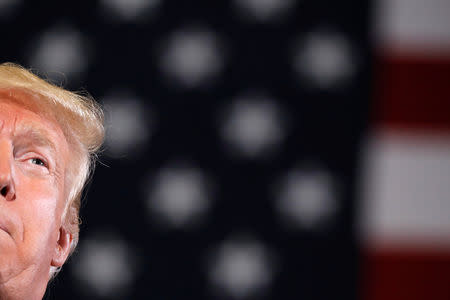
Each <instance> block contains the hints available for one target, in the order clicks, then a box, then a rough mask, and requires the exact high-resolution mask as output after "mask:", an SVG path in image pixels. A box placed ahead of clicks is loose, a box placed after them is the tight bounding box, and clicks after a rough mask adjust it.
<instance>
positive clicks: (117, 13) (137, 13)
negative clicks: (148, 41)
mask: <svg viewBox="0 0 450 300" xmlns="http://www.w3.org/2000/svg"><path fill="white" fill-rule="evenodd" d="M160 2H161V1H160V0H101V1H100V3H101V5H102V6H101V8H102V9H103V10H104V11H105V12H106V13H108V14H109V15H110V16H111V20H114V21H117V20H123V21H137V20H140V19H142V18H144V17H145V16H147V15H148V14H149V13H150V12H151V11H152V10H153V9H154V8H156V7H157V5H158V4H159V3H160Z"/></svg>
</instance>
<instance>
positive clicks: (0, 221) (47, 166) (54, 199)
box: [0, 98, 71, 299]
mask: <svg viewBox="0 0 450 300" xmlns="http://www.w3.org/2000/svg"><path fill="white" fill-rule="evenodd" d="M69 161H70V156H69V147H68V144H67V141H66V139H65V137H64V134H63V132H62V130H61V128H60V127H59V126H58V125H57V123H56V122H54V121H52V120H49V119H46V118H44V117H42V116H40V115H38V114H36V113H35V112H32V111H30V110H28V109H27V108H25V107H23V106H20V105H18V104H14V103H13V102H11V101H9V100H7V99H3V98H0V299H15V298H17V299H41V297H42V295H43V293H44V292H45V287H46V284H47V282H48V279H49V269H50V266H61V265H62V264H63V263H64V261H65V259H66V258H67V254H68V252H69V248H70V245H69V244H70V241H71V235H70V234H69V233H67V232H66V231H65V230H64V228H63V227H62V224H61V215H62V212H63V210H64V205H65V198H66V196H67V191H66V190H67V189H66V188H65V187H66V180H67V178H66V173H67V172H66V170H67V168H68V163H69ZM23 289H25V290H24V291H21V290H23ZM27 289H28V290H31V291H26V290H27ZM5 295H7V296H5ZM20 297H22V298H20Z"/></svg>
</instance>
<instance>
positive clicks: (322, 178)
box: [277, 168, 337, 229]
mask: <svg viewBox="0 0 450 300" xmlns="http://www.w3.org/2000/svg"><path fill="white" fill-rule="evenodd" d="M336 192H337V191H336V184H335V182H334V181H333V178H332V176H331V174H329V173H328V172H326V171H324V170H321V169H301V168H299V169H295V170H293V171H291V172H289V173H288V174H287V175H286V176H285V177H284V179H283V180H282V182H281V185H280V190H279V196H278V199H277V201H278V202H277V209H278V210H279V212H280V213H281V217H282V218H283V221H284V222H287V223H288V224H289V225H293V226H296V227H302V228H305V229H318V227H319V226H321V225H324V223H325V222H326V221H328V220H329V219H330V218H331V217H333V216H334V214H335V213H336V210H337V199H336V198H337V195H336Z"/></svg>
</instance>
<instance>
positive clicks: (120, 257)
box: [71, 233, 137, 299]
mask: <svg viewBox="0 0 450 300" xmlns="http://www.w3.org/2000/svg"><path fill="white" fill-rule="evenodd" d="M136 265H137V264H136V256H135V254H134V252H133V251H132V249H131V248H130V247H129V246H128V245H127V244H126V243H125V242H124V241H123V240H122V239H120V238H119V237H117V236H116V235H113V234H110V233H103V234H97V235H94V236H91V237H88V238H87V239H86V240H85V241H83V243H82V245H81V247H80V250H79V252H78V253H77V255H76V256H75V257H74V261H73V263H72V264H71V266H72V267H73V272H74V276H75V278H76V279H77V281H78V283H79V284H80V285H81V286H82V287H83V289H82V290H85V289H86V288H88V290H90V291H91V292H92V293H94V294H95V295H97V296H100V297H104V298H108V299H124V297H125V296H126V293H127V290H128V288H129V287H130V285H131V284H132V282H133V280H134V278H135V271H136V270H135V267H136ZM125 298H126V297H125Z"/></svg>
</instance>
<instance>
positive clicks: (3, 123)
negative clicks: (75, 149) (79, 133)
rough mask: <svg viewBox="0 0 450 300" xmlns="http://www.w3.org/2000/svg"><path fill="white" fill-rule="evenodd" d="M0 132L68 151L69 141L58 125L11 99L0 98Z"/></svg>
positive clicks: (47, 117)
mask: <svg viewBox="0 0 450 300" xmlns="http://www.w3.org/2000/svg"><path fill="white" fill-rule="evenodd" d="M0 130H1V131H2V132H8V133H9V134H11V135H12V136H14V137H27V138H29V139H31V140H33V141H36V142H40V143H41V144H48V145H52V146H54V148H56V150H59V151H63V152H64V151H65V150H67V148H68V146H67V141H66V139H65V136H64V134H63V132H62V130H61V128H60V126H59V125H58V123H57V122H56V121H55V120H53V119H52V118H50V117H49V116H43V115H41V114H39V113H38V112H35V111H32V110H31V109H30V108H29V107H27V106H25V105H23V104H18V103H15V102H14V101H12V100H11V99H8V98H4V97H0Z"/></svg>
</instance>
